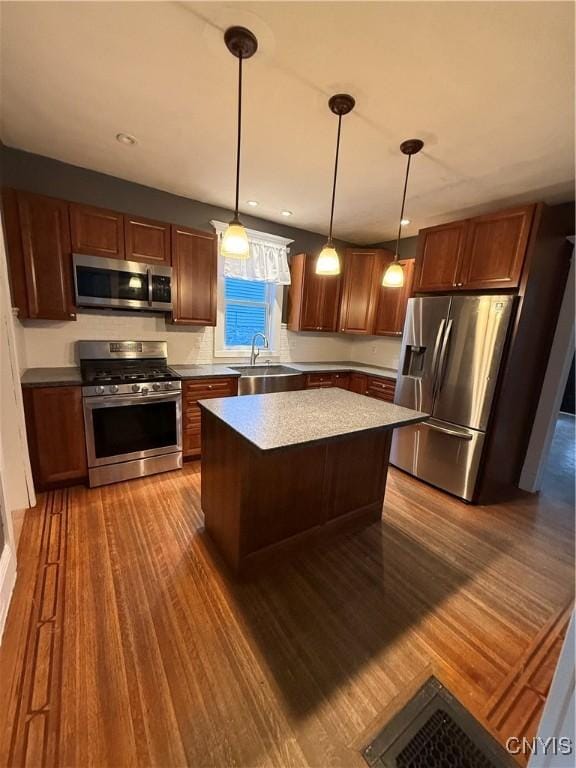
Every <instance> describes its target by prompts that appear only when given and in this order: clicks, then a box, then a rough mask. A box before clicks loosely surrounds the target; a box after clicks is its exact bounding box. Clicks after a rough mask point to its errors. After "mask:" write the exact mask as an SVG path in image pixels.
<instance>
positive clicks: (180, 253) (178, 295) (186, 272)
mask: <svg viewBox="0 0 576 768" xmlns="http://www.w3.org/2000/svg"><path fill="white" fill-rule="evenodd" d="M172 264H173V270H174V271H173V293H172V303H173V306H174V309H173V310H172V322H174V323H179V324H182V325H216V296H217V285H216V280H217V274H218V257H217V237H216V235H215V234H212V233H210V232H202V231H199V230H196V229H189V228H188V227H176V226H174V227H172Z"/></svg>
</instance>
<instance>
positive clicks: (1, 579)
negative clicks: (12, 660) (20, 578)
mask: <svg viewBox="0 0 576 768" xmlns="http://www.w3.org/2000/svg"><path fill="white" fill-rule="evenodd" d="M15 584H16V552H15V551H14V549H13V548H12V547H9V546H8V545H6V546H5V547H4V551H3V552H2V554H1V555H0V644H1V643H2V635H3V633H4V625H5V624H6V617H7V616H8V608H9V607H10V600H11V599H12V592H13V591H14V585H15Z"/></svg>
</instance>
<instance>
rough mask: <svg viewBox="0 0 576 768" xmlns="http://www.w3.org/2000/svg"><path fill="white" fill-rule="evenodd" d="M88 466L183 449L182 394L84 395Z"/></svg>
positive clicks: (159, 454) (98, 465)
mask: <svg viewBox="0 0 576 768" xmlns="http://www.w3.org/2000/svg"><path fill="white" fill-rule="evenodd" d="M84 422H85V425H86V449H87V453H88V466H89V467H101V466H105V465H107V464H117V463H119V462H122V461H132V460H135V459H145V458H148V457H150V456H162V455H163V454H166V453H176V452H180V451H182V396H181V393H180V392H171V393H170V394H165V393H163V392H162V393H158V394H154V393H152V394H149V395H134V396H132V395H118V396H111V397H107V396H102V397H86V398H84Z"/></svg>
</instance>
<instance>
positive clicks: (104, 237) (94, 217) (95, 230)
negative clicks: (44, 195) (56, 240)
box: [69, 203, 124, 259]
mask: <svg viewBox="0 0 576 768" xmlns="http://www.w3.org/2000/svg"><path fill="white" fill-rule="evenodd" d="M69 209H70V233H71V236H72V251H73V252H74V253H82V254H86V255H88V256H104V257H106V258H107V259H123V258H124V216H123V215H122V214H121V213H117V212H116V211H109V210H106V209H105V208H94V207H93V206H90V205H80V204H79V203H70V204H69Z"/></svg>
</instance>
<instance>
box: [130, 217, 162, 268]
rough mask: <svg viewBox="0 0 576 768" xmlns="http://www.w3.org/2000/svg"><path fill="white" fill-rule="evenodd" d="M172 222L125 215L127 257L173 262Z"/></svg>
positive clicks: (133, 259)
mask: <svg viewBox="0 0 576 768" xmlns="http://www.w3.org/2000/svg"><path fill="white" fill-rule="evenodd" d="M170 229H171V227H170V224H165V223H164V222H162V221H152V220H151V219H141V218H139V217H138V216H125V217H124V235H125V243H126V248H125V258H126V259H127V260H128V261H143V262H145V263H147V264H165V265H166V266H169V265H170V264H171V263H172V254H171V250H170Z"/></svg>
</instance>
